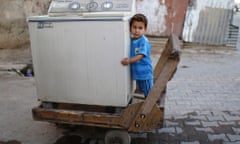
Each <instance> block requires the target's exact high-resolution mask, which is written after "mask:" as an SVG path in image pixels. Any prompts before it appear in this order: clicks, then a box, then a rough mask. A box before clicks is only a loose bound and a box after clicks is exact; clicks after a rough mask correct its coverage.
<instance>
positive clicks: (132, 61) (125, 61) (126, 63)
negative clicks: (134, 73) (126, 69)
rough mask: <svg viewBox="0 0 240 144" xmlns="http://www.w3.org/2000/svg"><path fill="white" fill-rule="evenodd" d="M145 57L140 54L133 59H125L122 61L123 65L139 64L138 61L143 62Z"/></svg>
mask: <svg viewBox="0 0 240 144" xmlns="http://www.w3.org/2000/svg"><path fill="white" fill-rule="evenodd" d="M143 57H144V55H142V54H139V55H136V56H135V57H133V58H124V59H123V60H122V61H121V63H122V65H128V64H131V63H135V62H138V61H139V60H141V59H142V58H143Z"/></svg>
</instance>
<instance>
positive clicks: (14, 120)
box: [0, 46, 62, 144]
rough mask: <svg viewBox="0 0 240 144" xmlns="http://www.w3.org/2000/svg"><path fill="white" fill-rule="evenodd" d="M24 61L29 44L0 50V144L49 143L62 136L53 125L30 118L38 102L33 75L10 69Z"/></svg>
mask: <svg viewBox="0 0 240 144" xmlns="http://www.w3.org/2000/svg"><path fill="white" fill-rule="evenodd" d="M28 63H31V51H30V48H29V46H24V47H21V48H19V49H1V50H0V99H1V100H0V144H19V143H21V144H53V143H55V142H56V140H57V139H58V138H59V137H61V136H62V130H61V129H58V128H57V127H56V126H55V125H53V124H49V123H44V122H37V121H34V120H33V119H32V114H31V109H32V108H33V107H35V106H37V105H38V101H37V96H36V88H35V83H34V79H33V78H32V77H22V76H19V75H18V74H17V73H16V72H14V71H11V69H12V68H15V69H21V68H22V67H24V66H25V65H26V64H28Z"/></svg>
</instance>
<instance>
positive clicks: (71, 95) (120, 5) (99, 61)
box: [28, 0, 135, 107]
mask: <svg viewBox="0 0 240 144" xmlns="http://www.w3.org/2000/svg"><path fill="white" fill-rule="evenodd" d="M134 13H135V2H134V0H53V1H52V2H51V4H50V7H49V10H48V15H44V16H32V17H29V18H28V25H29V32H30V40H31V50H32V58H33V66H34V72H35V80H36V88H37V96H38V99H39V100H40V101H44V102H57V103H73V104H87V105H102V106H115V107H125V106H127V105H128V103H129V101H130V99H131V93H132V91H133V82H132V80H131V76H130V68H129V67H128V66H127V67H126V66H122V65H121V62H120V61H121V60H122V59H123V58H124V57H128V56H129V52H130V50H129V48H130V33H129V18H130V17H131V16H132V15H133V14H134Z"/></svg>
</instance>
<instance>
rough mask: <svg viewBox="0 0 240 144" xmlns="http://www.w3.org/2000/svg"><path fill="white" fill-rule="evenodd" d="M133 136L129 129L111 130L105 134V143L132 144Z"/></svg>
mask: <svg viewBox="0 0 240 144" xmlns="http://www.w3.org/2000/svg"><path fill="white" fill-rule="evenodd" d="M130 142H131V138H130V136H129V134H128V132H127V131H120V130H111V131H108V132H107V133H106V135H105V144H130Z"/></svg>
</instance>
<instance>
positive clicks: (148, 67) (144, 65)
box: [130, 35, 153, 80]
mask: <svg viewBox="0 0 240 144" xmlns="http://www.w3.org/2000/svg"><path fill="white" fill-rule="evenodd" d="M138 54H142V55H144V57H143V58H142V59H141V60H140V61H138V62H135V63H132V64H131V72H132V76H133V79H134V80H149V79H153V68H152V60H151V45H150V42H149V40H148V39H147V38H146V36H144V35H142V36H141V37H140V38H138V39H133V38H131V50H130V57H131V58H132V57H135V56H136V55H138Z"/></svg>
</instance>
